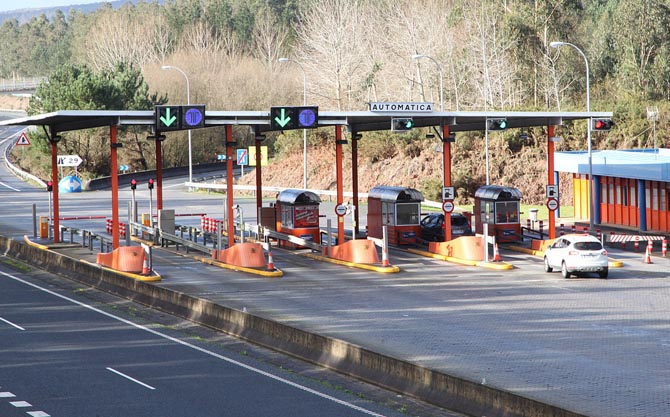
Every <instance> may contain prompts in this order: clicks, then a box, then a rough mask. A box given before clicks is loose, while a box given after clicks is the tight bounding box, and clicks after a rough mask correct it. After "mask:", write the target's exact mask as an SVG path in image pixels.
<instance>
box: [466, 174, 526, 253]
mask: <svg viewBox="0 0 670 417" xmlns="http://www.w3.org/2000/svg"><path fill="white" fill-rule="evenodd" d="M520 201H521V191H519V190H518V189H516V188H514V187H503V186H500V185H485V186H482V187H479V188H478V189H477V191H476V192H475V204H474V212H475V215H476V216H477V221H476V222H475V230H476V232H477V233H479V234H487V235H488V236H494V237H495V238H496V241H498V242H515V241H517V240H521V222H520V207H519V204H520ZM484 225H486V226H487V231H486V233H485V230H484Z"/></svg>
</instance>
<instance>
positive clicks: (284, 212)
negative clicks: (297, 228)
mask: <svg viewBox="0 0 670 417" xmlns="http://www.w3.org/2000/svg"><path fill="white" fill-rule="evenodd" d="M281 224H282V226H284V227H286V228H288V229H293V207H291V206H288V207H286V206H283V205H282V206H281Z"/></svg>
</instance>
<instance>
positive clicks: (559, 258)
mask: <svg viewBox="0 0 670 417" xmlns="http://www.w3.org/2000/svg"><path fill="white" fill-rule="evenodd" d="M559 268H560V270H561V273H562V274H563V278H570V275H572V274H575V273H580V272H597V273H598V276H599V277H600V278H607V272H608V260H607V251H606V250H605V248H603V245H602V243H600V241H599V240H598V239H597V238H596V237H594V236H591V235H588V234H574V233H573V234H568V235H565V236H561V237H559V238H558V239H556V241H555V242H554V244H553V245H551V246H550V247H548V248H547V250H546V251H545V252H544V270H545V272H551V271H553V270H554V269H559Z"/></svg>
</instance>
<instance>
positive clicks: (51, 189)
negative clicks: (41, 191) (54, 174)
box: [47, 181, 54, 191]
mask: <svg viewBox="0 0 670 417" xmlns="http://www.w3.org/2000/svg"><path fill="white" fill-rule="evenodd" d="M53 189H54V183H53V181H47V191H53Z"/></svg>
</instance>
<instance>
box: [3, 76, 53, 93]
mask: <svg viewBox="0 0 670 417" xmlns="http://www.w3.org/2000/svg"><path fill="white" fill-rule="evenodd" d="M46 79H47V77H30V78H14V79H0V91H23V90H34V89H36V88H37V87H38V86H39V85H40V84H41V83H42V82H43V81H45V80H46Z"/></svg>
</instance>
